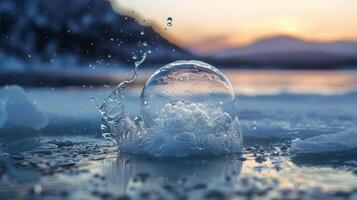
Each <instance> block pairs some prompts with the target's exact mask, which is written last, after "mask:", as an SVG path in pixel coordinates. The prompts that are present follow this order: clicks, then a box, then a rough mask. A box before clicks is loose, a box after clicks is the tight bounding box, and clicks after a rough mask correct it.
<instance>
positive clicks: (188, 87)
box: [141, 61, 236, 143]
mask: <svg viewBox="0 0 357 200" xmlns="http://www.w3.org/2000/svg"><path fill="white" fill-rule="evenodd" d="M235 111H236V109H235V93H234V90H233V87H232V85H231V83H230V82H229V80H228V79H227V78H226V77H225V76H224V75H223V74H222V72H220V71H219V70H218V69H217V68H215V67H213V66H211V65H209V64H207V63H204V62H200V61H177V62H173V63H170V64H168V65H165V66H163V67H161V68H160V69H159V70H157V71H156V72H155V73H154V74H153V75H152V76H151V77H150V78H149V80H148V81H147V83H146V84H145V87H144V89H143V91H142V94H141V114H142V118H143V120H144V123H145V124H146V125H147V126H148V127H155V128H157V127H159V128H160V130H172V132H174V133H176V135H174V139H175V140H177V141H180V142H183V143H185V142H191V141H193V140H195V139H196V137H198V136H199V135H200V134H203V133H205V134H207V133H214V134H215V133H216V134H222V133H226V132H227V130H228V128H229V126H230V124H231V123H232V121H233V120H234V119H235V118H236V114H235Z"/></svg>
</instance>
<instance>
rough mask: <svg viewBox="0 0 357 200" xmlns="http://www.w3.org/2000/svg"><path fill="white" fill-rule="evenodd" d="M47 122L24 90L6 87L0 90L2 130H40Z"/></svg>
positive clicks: (0, 122) (0, 123)
mask: <svg viewBox="0 0 357 200" xmlns="http://www.w3.org/2000/svg"><path fill="white" fill-rule="evenodd" d="M47 121H48V120H47V117H46V115H45V114H44V113H43V112H42V111H41V110H39V109H38V108H37V107H36V105H35V104H34V102H32V101H31V100H30V99H29V98H28V96H27V95H26V92H25V91H24V89H23V88H21V87H19V86H5V87H4V88H2V89H0V129H1V128H6V129H8V128H25V129H33V130H40V129H42V128H43V127H45V126H46V125H47Z"/></svg>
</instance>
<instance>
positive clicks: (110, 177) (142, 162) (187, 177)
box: [103, 154, 242, 193]
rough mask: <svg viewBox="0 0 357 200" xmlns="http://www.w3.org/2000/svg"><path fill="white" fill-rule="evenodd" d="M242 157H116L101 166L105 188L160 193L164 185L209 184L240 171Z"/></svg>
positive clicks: (120, 191)
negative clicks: (105, 179)
mask: <svg viewBox="0 0 357 200" xmlns="http://www.w3.org/2000/svg"><path fill="white" fill-rule="evenodd" d="M241 168H242V161H241V155H223V156H214V157H199V158H198V157H194V158H160V159H159V158H152V157H143V156H137V155H128V154H119V155H118V157H117V159H116V161H115V162H111V163H107V164H106V166H104V169H103V170H104V171H103V173H104V174H103V175H104V176H106V177H107V182H108V186H110V187H115V188H116V191H117V192H119V193H130V192H131V191H133V190H136V189H138V188H139V189H149V190H159V189H160V188H162V187H163V186H165V185H174V186H175V185H180V184H187V185H190V186H194V185H196V184H199V183H212V182H217V181H221V180H224V178H225V177H226V176H227V175H230V176H238V175H239V174H240V172H241Z"/></svg>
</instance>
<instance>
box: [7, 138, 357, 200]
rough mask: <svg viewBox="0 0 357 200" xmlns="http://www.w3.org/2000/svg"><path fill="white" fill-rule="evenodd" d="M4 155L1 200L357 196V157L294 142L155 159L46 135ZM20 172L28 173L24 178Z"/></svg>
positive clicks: (83, 140)
mask: <svg viewBox="0 0 357 200" xmlns="http://www.w3.org/2000/svg"><path fill="white" fill-rule="evenodd" d="M37 142H38V143H39V145H38V147H37V148H35V149H34V150H32V151H28V152H25V153H23V154H21V155H16V156H15V155H13V156H10V157H6V156H2V157H1V163H2V167H1V170H0V174H1V176H2V180H1V182H0V197H1V199H16V198H25V197H26V198H37V199H53V198H57V199H230V198H234V197H235V198H243V199H244V198H247V199H251V198H253V199H273V198H275V199H286V198H295V199H296V198H297V199H311V198H313V199H316V198H319V199H326V198H330V199H346V198H351V199H353V198H355V197H356V195H357V181H356V174H354V173H356V171H355V170H356V167H357V164H356V163H357V162H356V161H352V160H349V161H343V162H339V161H337V160H336V161H334V162H335V163H333V162H332V163H319V164H316V163H314V162H312V161H311V162H301V161H299V160H298V159H297V160H296V159H295V157H294V156H292V154H290V153H289V146H290V144H289V142H272V143H265V144H257V143H256V144H247V145H246V147H245V148H244V151H243V153H242V154H230V155H221V156H203V157H202V156H201V157H189V158H184V159H183V158H153V157H145V156H135V155H128V154H117V151H116V147H115V145H114V143H112V142H109V141H106V140H103V139H95V138H90V137H83V136H73V137H68V136H58V137H41V138H39V139H38V141H37ZM19 174H20V175H21V176H19Z"/></svg>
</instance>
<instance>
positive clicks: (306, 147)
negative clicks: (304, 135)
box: [291, 127, 357, 153]
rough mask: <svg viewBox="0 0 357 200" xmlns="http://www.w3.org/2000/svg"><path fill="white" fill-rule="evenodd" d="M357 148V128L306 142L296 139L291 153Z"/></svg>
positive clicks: (317, 137) (309, 139)
mask: <svg viewBox="0 0 357 200" xmlns="http://www.w3.org/2000/svg"><path fill="white" fill-rule="evenodd" d="M355 148H357V127H355V128H351V129H348V130H345V131H341V132H337V133H334V134H323V135H319V136H315V137H312V138H308V139H305V140H301V139H299V138H298V139H295V140H293V143H292V145H291V151H293V152H296V153H322V152H338V151H345V150H350V149H355Z"/></svg>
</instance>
